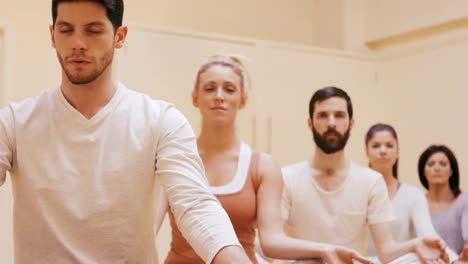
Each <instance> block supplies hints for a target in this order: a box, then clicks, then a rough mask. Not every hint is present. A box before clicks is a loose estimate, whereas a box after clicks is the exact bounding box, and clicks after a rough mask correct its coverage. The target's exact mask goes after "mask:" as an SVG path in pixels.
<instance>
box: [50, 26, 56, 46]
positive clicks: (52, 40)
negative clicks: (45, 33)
mask: <svg viewBox="0 0 468 264" xmlns="http://www.w3.org/2000/svg"><path fill="white" fill-rule="evenodd" d="M49 31H50V41H51V43H52V47H53V48H55V35H54V25H50V26H49Z"/></svg>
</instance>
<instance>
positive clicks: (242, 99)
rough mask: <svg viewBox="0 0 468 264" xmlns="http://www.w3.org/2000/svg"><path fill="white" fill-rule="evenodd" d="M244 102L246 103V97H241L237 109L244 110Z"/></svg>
mask: <svg viewBox="0 0 468 264" xmlns="http://www.w3.org/2000/svg"><path fill="white" fill-rule="evenodd" d="M246 102H247V96H245V95H242V96H241V102H240V107H239V109H242V108H244V106H245V103H246Z"/></svg>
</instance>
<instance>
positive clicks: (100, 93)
mask: <svg viewBox="0 0 468 264" xmlns="http://www.w3.org/2000/svg"><path fill="white" fill-rule="evenodd" d="M101 77H103V76H101ZM101 77H99V78H98V79H96V80H95V81H93V82H91V83H89V84H82V85H76V84H73V83H71V82H70V81H69V80H68V78H67V77H66V76H65V75H64V76H63V78H62V85H61V91H62V93H63V96H64V97H65V99H66V100H67V101H68V102H69V103H70V104H71V105H72V106H73V107H74V108H75V109H76V110H77V111H78V112H80V113H81V114H82V115H83V116H84V117H86V118H88V119H91V118H92V117H93V116H94V115H95V114H96V113H98V112H99V111H100V110H101V109H102V108H103V107H104V106H106V104H107V103H109V101H110V100H111V99H112V97H113V96H114V94H115V92H116V90H117V85H116V84H115V83H114V82H113V81H112V79H111V78H101Z"/></svg>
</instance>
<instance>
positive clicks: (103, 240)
mask: <svg viewBox="0 0 468 264" xmlns="http://www.w3.org/2000/svg"><path fill="white" fill-rule="evenodd" d="M52 13H53V25H51V26H50V34H51V40H52V45H53V47H54V48H55V49H56V53H57V57H58V60H59V62H60V65H61V67H62V81H61V84H60V85H59V86H57V87H55V88H52V89H49V90H47V91H45V92H43V93H42V94H41V95H39V96H37V97H34V98H30V99H26V100H25V101H23V102H21V103H19V104H10V105H9V106H8V107H6V108H3V109H1V110H0V170H1V171H0V185H1V184H3V183H4V181H5V176H6V171H10V174H11V181H12V185H13V194H14V208H13V210H14V249H15V263H21V264H22V263H25V264H26V263H28V264H29V263H47V264H50V263H60V264H66V263H157V262H158V260H157V257H156V252H155V245H154V243H155V241H154V231H153V230H154V219H153V209H154V205H153V186H154V182H155V179H156V177H158V178H160V181H161V183H162V185H163V187H164V190H165V192H166V194H167V197H168V200H169V203H170V204H171V208H172V210H173V213H174V215H175V218H176V221H177V224H178V225H179V227H180V230H181V231H182V233H183V234H184V235H185V237H186V238H187V240H188V241H189V242H190V243H191V245H192V246H193V248H194V249H195V250H196V252H197V253H198V254H199V255H200V256H201V257H202V258H203V260H204V261H206V262H213V263H249V261H248V258H247V256H246V255H245V252H244V251H243V249H242V248H241V247H240V244H239V242H238V240H237V238H236V235H235V233H234V230H233V228H232V225H231V223H230V221H229V218H228V216H227V214H226V213H225V212H224V210H223V209H222V207H221V206H220V204H219V202H218V201H217V200H216V198H215V197H214V196H213V195H212V194H211V192H210V191H209V189H208V188H207V183H206V179H205V177H204V170H203V164H202V162H201V159H200V158H199V156H198V152H197V146H196V140H195V136H194V133H193V131H192V129H191V127H190V125H189V123H188V122H187V120H186V119H185V118H184V116H182V114H181V113H180V112H178V111H177V110H176V109H175V108H174V107H173V106H172V105H170V104H168V103H165V102H161V101H156V100H152V99H150V98H148V97H147V96H145V95H143V94H140V93H137V92H135V91H132V90H129V89H127V88H126V87H125V86H124V85H123V84H121V83H119V82H115V81H113V80H112V60H113V56H114V49H116V48H120V47H122V45H123V44H124V41H125V38H126V35H127V27H125V26H122V15H123V1H121V0H120V1H55V0H54V1H53V2H52ZM0 262H2V261H1V256H0Z"/></svg>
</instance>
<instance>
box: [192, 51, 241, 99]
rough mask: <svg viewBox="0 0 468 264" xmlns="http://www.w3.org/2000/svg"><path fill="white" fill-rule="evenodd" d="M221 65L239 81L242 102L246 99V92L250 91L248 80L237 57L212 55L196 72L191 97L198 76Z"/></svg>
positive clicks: (196, 86)
mask: <svg viewBox="0 0 468 264" xmlns="http://www.w3.org/2000/svg"><path fill="white" fill-rule="evenodd" d="M214 65H221V66H226V67H230V68H231V69H232V70H233V71H234V72H235V73H236V74H237V75H239V77H240V79H241V95H242V99H243V101H244V102H246V101H247V98H248V90H249V89H250V78H249V75H248V73H247V70H246V68H245V66H244V64H243V63H242V61H241V60H240V59H239V57H237V56H233V55H214V56H211V57H210V58H208V60H207V61H206V62H205V63H203V64H202V65H201V66H200V68H199V69H198V72H197V78H196V80H195V86H194V88H193V92H192V95H193V94H194V93H195V92H196V91H197V89H198V85H199V83H200V75H201V74H202V73H203V72H205V71H206V70H208V68H210V67H211V66H214Z"/></svg>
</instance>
